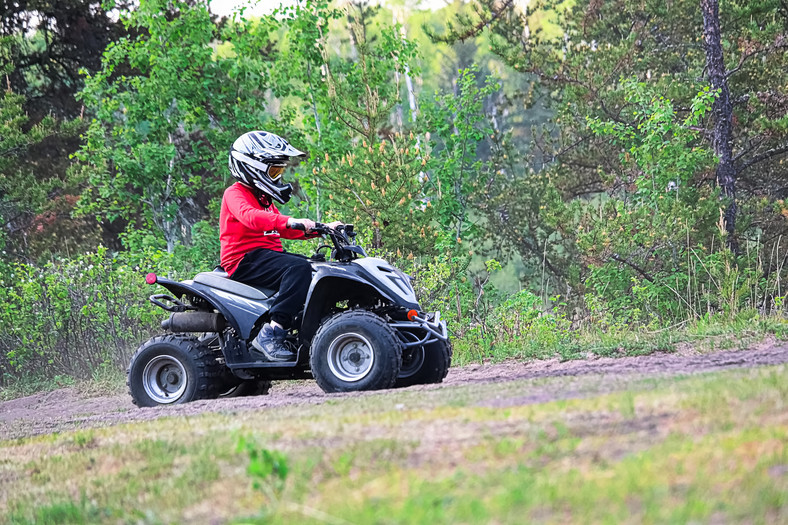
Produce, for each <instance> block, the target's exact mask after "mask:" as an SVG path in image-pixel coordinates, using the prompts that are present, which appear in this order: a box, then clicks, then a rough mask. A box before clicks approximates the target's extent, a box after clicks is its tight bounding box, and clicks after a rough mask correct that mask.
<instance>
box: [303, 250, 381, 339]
mask: <svg viewBox="0 0 788 525" xmlns="http://www.w3.org/2000/svg"><path fill="white" fill-rule="evenodd" d="M336 280H343V281H350V282H349V283H348V285H349V286H359V287H364V288H369V289H370V290H372V291H374V292H375V293H377V294H379V295H381V296H382V297H384V298H386V299H389V300H391V298H390V297H388V295H386V294H385V293H381V291H380V290H378V289H376V288H375V287H374V286H373V285H372V284H370V283H369V282H367V281H365V280H364V279H361V278H359V277H357V276H356V275H354V274H352V273H351V272H348V271H347V270H345V269H344V268H342V269H336V267H333V266H322V265H321V266H320V267H319V268H318V269H317V272H316V273H315V274H314V276H313V277H312V283H311V284H310V286H309V293H308V294H307V296H306V305H305V307H304V315H303V319H302V320H301V329H300V337H301V340H302V341H304V342H308V341H311V340H312V336H314V335H315V332H317V328H318V325H319V324H320V319H321V313H323V312H322V311H321V308H320V307H319V306H318V304H316V303H315V301H314V299H315V298H316V297H317V298H319V297H320V296H321V293H322V290H323V289H324V288H325V287H326V286H328V281H336ZM321 306H322V305H321Z"/></svg>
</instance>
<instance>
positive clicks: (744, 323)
mask: <svg viewBox="0 0 788 525" xmlns="http://www.w3.org/2000/svg"><path fill="white" fill-rule="evenodd" d="M549 321H550V322H547V323H544V324H539V323H534V324H533V325H531V326H530V327H526V328H523V329H521V330H519V331H515V332H514V333H513V334H512V335H511V336H509V337H507V335H506V334H505V333H503V332H499V333H498V334H496V337H495V338H494V339H493V338H491V337H490V336H488V337H482V336H481V335H479V333H478V332H475V331H469V332H467V333H465V334H463V335H462V336H461V337H456V338H455V340H454V358H453V363H455V364H458V365H466V364H470V363H479V362H488V361H489V362H498V361H503V360H505V359H512V358H513V359H551V358H555V357H558V358H560V359H563V360H569V359H579V358H584V357H588V356H605V357H610V356H612V357H621V356H639V355H647V354H650V353H653V352H672V351H675V350H676V349H678V348H681V347H688V346H691V347H692V348H693V349H694V350H697V351H700V352H705V351H711V350H715V349H744V348H748V347H750V346H752V345H754V344H757V343H759V342H761V341H763V340H764V339H765V338H767V337H774V338H777V339H781V340H784V339H788V320H786V319H785V318H784V317H783V316H782V315H775V316H763V315H761V314H760V313H759V312H758V311H756V310H745V311H741V312H739V313H737V314H736V315H731V316H727V315H723V314H718V315H712V316H705V317H701V318H699V319H694V320H688V321H687V322H684V323H679V324H677V325H674V326H669V327H664V328H657V327H649V326H643V325H631V326H630V325H621V326H616V327H608V328H602V327H601V326H602V325H600V324H598V323H584V324H581V325H580V326H579V327H576V328H571V329H570V327H569V323H568V321H566V322H564V323H561V322H557V323H556V322H553V321H552V320H549ZM559 321H560V320H559Z"/></svg>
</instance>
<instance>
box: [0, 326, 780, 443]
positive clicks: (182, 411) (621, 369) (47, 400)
mask: <svg viewBox="0 0 788 525" xmlns="http://www.w3.org/2000/svg"><path fill="white" fill-rule="evenodd" d="M787 362H788V345H786V344H783V343H776V342H774V341H773V340H772V341H766V342H764V343H761V344H759V345H756V346H755V347H753V348H750V349H747V350H726V351H717V352H712V353H704V354H700V353H698V352H695V351H693V350H684V351H679V352H677V353H670V354H668V353H657V354H652V355H648V356H641V357H618V358H590V359H586V360H577V361H560V360H558V359H550V360H543V361H532V362H527V363H526V362H519V361H509V362H505V363H499V364H477V365H469V366H465V367H455V368H452V369H451V370H450V371H449V375H448V376H447V377H446V380H445V381H444V382H443V383H442V384H439V385H429V386H416V387H411V390H413V389H438V388H448V387H452V386H458V385H473V384H485V383H493V382H496V383H503V382H508V381H515V380H527V379H539V378H549V377H560V376H565V379H564V380H562V381H560V382H556V383H555V384H552V383H551V384H548V385H542V386H540V387H539V388H536V389H529V388H527V387H525V386H524V387H523V391H522V395H518V396H516V397H512V398H508V399H503V400H496V401H492V400H480V401H481V403H480V404H484V405H488V406H507V405H513V404H528V403H536V402H540V403H541V402H547V401H551V400H556V399H567V398H572V397H583V396H585V395H589V393H593V392H603V391H609V390H615V388H616V387H615V385H616V383H617V381H615V379H616V378H632V377H649V376H665V375H668V376H673V375H686V374H696V373H703V372H711V371H715V370H723V369H730V368H749V367H755V366H766V365H776V364H781V363H787ZM588 379H594V381H591V382H589V381H588ZM518 388H519V387H518ZM371 394H374V393H369V392H363V393H350V394H331V395H328V394H324V393H323V392H322V391H321V390H320V389H319V388H318V386H317V384H316V383H315V382H314V381H291V382H278V383H275V384H274V387H273V389H272V391H271V394H270V395H267V396H258V397H246V398H235V399H214V400H207V401H196V402H193V403H188V404H186V405H178V406H172V407H163V408H148V409H137V408H136V407H135V406H134V405H133V404H132V403H131V398H130V397H129V396H128V395H125V394H123V395H115V396H103V397H84V396H81V395H80V394H79V392H78V391H77V390H76V389H73V388H65V389H60V390H56V391H54V392H48V393H42V394H36V395H33V396H28V397H24V398H20V399H14V400H12V401H7V402H4V403H0V441H2V440H5V439H15V438H19V437H26V436H33V435H39V434H48V433H52V432H61V431H66V430H74V429H83V428H91V427H104V426H108V425H115V424H120V423H126V422H130V421H143V420H150V419H156V418H159V417H171V416H178V415H194V414H200V413H203V412H223V411H236V412H237V411H242V410H256V409H261V408H268V407H278V406H288V405H303V404H320V403H323V402H325V401H326V400H328V399H336V398H338V397H354V396H364V395H371Z"/></svg>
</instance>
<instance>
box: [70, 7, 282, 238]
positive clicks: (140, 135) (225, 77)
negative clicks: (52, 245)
mask: <svg viewBox="0 0 788 525" xmlns="http://www.w3.org/2000/svg"><path fill="white" fill-rule="evenodd" d="M162 12H164V13H166V14H167V15H166V16H162ZM122 19H123V21H124V24H125V25H126V27H127V28H128V29H129V30H130V31H133V32H134V33H138V34H139V36H137V37H133V38H132V37H124V38H121V39H119V40H118V41H116V42H114V43H112V44H111V45H109V46H108V47H107V50H106V51H105V53H104V58H103V60H102V68H101V70H100V71H98V72H97V73H95V74H93V75H89V76H88V77H87V80H86V85H85V89H84V90H83V91H82V92H81V94H80V98H81V99H82V100H83V101H84V102H85V104H86V105H87V106H88V108H89V109H90V110H91V111H93V112H94V113H95V115H96V117H95V119H94V120H93V121H92V123H91V125H90V128H89V130H88V132H87V134H86V136H85V142H84V145H83V146H82V149H81V150H80V152H79V154H78V158H79V159H80V161H81V162H82V164H83V166H82V170H81V175H82V176H83V177H84V178H85V184H86V187H85V191H84V192H83V194H82V199H81V203H82V206H81V209H82V212H83V213H92V214H96V215H98V216H100V217H104V218H106V219H109V220H112V219H115V218H123V219H126V220H128V221H131V225H132V226H133V227H140V226H142V227H145V228H151V227H153V231H158V232H161V233H162V234H163V237H164V239H165V241H166V242H167V247H168V250H169V251H173V250H174V249H175V245H176V242H177V241H181V242H182V243H183V244H185V245H189V244H190V243H191V235H192V228H193V226H194V225H195V224H196V223H197V222H199V221H200V220H203V219H205V218H206V217H207V211H208V209H209V208H208V207H209V203H210V201H211V200H212V199H215V198H216V196H217V195H218V194H220V192H221V190H222V189H223V188H224V186H225V185H226V183H227V181H228V180H229V177H228V175H227V170H226V167H225V166H226V159H227V157H226V155H227V151H228V148H229V145H230V144H231V143H232V141H233V140H234V139H235V138H236V137H237V136H239V135H241V134H242V133H243V132H245V131H249V130H250V129H255V128H261V127H265V123H266V122H267V121H268V120H269V117H267V115H266V113H265V106H264V105H263V104H261V102H260V98H261V95H262V94H263V93H264V92H265V89H266V85H265V83H264V80H265V79H266V78H267V76H266V74H265V73H266V70H267V64H266V56H265V53H264V52H262V53H261V52H260V50H261V49H265V47H266V46H267V44H268V30H269V27H268V26H265V25H262V24H253V23H251V22H247V21H245V20H243V19H241V20H239V21H237V22H236V23H235V24H231V25H229V26H227V27H226V28H225V30H224V31H223V33H222V34H221V36H222V37H224V38H226V39H227V41H228V42H229V43H230V44H233V45H234V46H235V47H234V48H233V49H234V50H235V54H234V55H232V56H225V55H217V54H216V51H215V49H214V44H215V41H216V39H217V38H219V37H220V31H219V30H220V28H219V27H217V26H216V25H215V24H214V23H213V22H212V20H211V16H210V13H209V11H208V6H207V3H205V2H196V5H194V6H192V5H190V4H189V3H185V2H168V1H164V0H148V1H143V2H141V3H140V5H139V6H138V7H136V8H135V9H134V10H130V11H124V12H123V13H122ZM241 52H245V53H247V54H243V55H241V54H240V53H241ZM126 63H128V66H129V67H130V68H131V71H132V72H131V73H130V74H128V75H125V74H124V75H118V73H117V69H118V68H119V67H121V66H123V65H124V64H126ZM261 81H262V82H261Z"/></svg>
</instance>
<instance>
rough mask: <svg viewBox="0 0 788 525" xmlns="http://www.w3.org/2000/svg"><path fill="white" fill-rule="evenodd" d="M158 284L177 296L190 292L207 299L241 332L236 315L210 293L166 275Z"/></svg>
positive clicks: (157, 281)
mask: <svg viewBox="0 0 788 525" xmlns="http://www.w3.org/2000/svg"><path fill="white" fill-rule="evenodd" d="M156 284H160V285H162V286H163V287H165V288H166V289H167V290H169V291H170V292H172V293H173V294H175V295H176V296H179V297H180V296H182V295H184V294H187V293H188V294H191V295H194V296H197V297H199V298H200V299H202V300H204V301H206V302H207V303H208V304H210V305H211V306H212V307H214V308H215V309H216V310H218V311H219V313H220V314H222V315H223V316H224V319H225V321H227V324H229V325H230V326H231V327H232V328H233V329H234V330H235V331H236V333H239V334H240V333H241V329H240V327H239V326H238V322H237V321H236V320H235V317H233V315H232V314H231V313H230V312H229V310H227V308H225V307H224V306H223V305H222V304H221V303H220V302H218V301H217V300H216V299H214V298H213V297H211V296H210V295H208V294H206V293H205V292H204V291H202V290H198V289H197V288H195V287H194V286H191V285H188V284H186V283H183V282H181V281H173V280H170V279H167V278H164V277H159V278H158V279H157V280H156Z"/></svg>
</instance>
